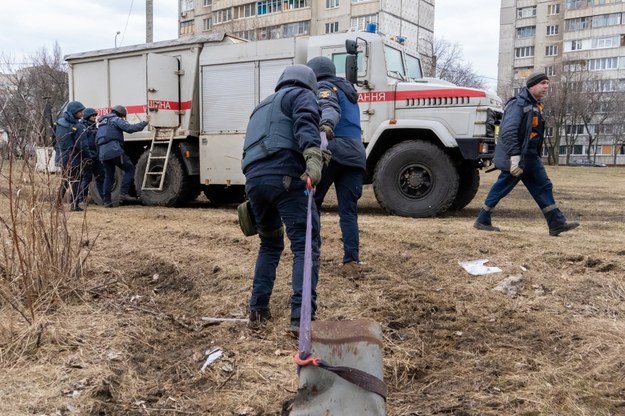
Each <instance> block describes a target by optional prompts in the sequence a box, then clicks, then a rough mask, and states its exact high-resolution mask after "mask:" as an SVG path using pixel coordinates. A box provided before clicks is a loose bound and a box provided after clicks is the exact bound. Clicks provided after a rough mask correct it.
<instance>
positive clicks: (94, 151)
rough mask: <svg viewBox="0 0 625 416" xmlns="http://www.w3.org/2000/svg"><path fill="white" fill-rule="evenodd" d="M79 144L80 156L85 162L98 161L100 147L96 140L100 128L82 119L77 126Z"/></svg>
mask: <svg viewBox="0 0 625 416" xmlns="http://www.w3.org/2000/svg"><path fill="white" fill-rule="evenodd" d="M76 127H77V129H78V131H77V133H78V143H79V146H78V147H80V154H81V156H82V158H83V159H85V160H96V159H97V158H98V146H97V145H96V142H95V138H96V133H97V131H98V128H97V126H96V123H94V122H91V121H89V120H85V119H81V120H80V122H79V123H78V124H77V126H76Z"/></svg>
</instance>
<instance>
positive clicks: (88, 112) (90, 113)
mask: <svg viewBox="0 0 625 416" xmlns="http://www.w3.org/2000/svg"><path fill="white" fill-rule="evenodd" d="M97 115H98V112H97V111H95V109H93V108H91V107H87V108H85V111H83V112H82V118H83V119H85V120H88V119H89V117H91V116H97Z"/></svg>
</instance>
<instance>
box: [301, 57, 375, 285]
mask: <svg viewBox="0 0 625 416" xmlns="http://www.w3.org/2000/svg"><path fill="white" fill-rule="evenodd" d="M306 65H307V66H309V67H310V68H311V69H312V70H313V71H314V72H315V75H316V76H317V89H318V90H319V92H318V93H317V101H318V103H319V107H320V109H321V121H320V123H321V125H320V129H321V131H323V132H325V133H326V136H327V138H328V140H329V142H328V150H330V151H331V152H332V159H331V160H330V163H329V164H328V166H327V167H325V168H324V169H323V175H322V179H321V182H320V183H319V185H318V186H317V190H316V192H315V203H316V204H317V210H320V209H321V205H322V204H323V200H324V198H325V196H326V194H327V193H328V190H329V189H330V186H331V185H332V184H334V187H335V190H336V198H337V202H338V208H339V225H340V227H341V233H342V237H343V266H342V267H341V274H342V275H343V276H345V277H350V278H358V277H361V276H362V272H363V267H362V265H361V263H360V255H359V245H360V243H359V235H358V234H359V233H358V200H359V199H360V197H361V196H362V183H363V180H364V177H365V169H366V163H367V156H366V154H365V146H364V145H363V143H362V140H361V129H360V108H359V107H358V93H357V92H356V89H355V88H354V86H353V85H352V84H351V83H350V82H349V81H347V80H346V79H344V78H339V77H337V76H336V67H335V65H334V62H332V60H331V59H330V58H328V57H325V56H319V57H316V58H313V59H311V60H310V61H308V63H307V64H306Z"/></svg>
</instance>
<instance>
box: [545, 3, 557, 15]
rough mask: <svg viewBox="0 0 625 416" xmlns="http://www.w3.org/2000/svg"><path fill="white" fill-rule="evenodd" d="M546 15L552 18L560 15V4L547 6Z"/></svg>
mask: <svg viewBox="0 0 625 416" xmlns="http://www.w3.org/2000/svg"><path fill="white" fill-rule="evenodd" d="M547 14H548V15H550V16H553V15H554V14H560V4H548V5H547Z"/></svg>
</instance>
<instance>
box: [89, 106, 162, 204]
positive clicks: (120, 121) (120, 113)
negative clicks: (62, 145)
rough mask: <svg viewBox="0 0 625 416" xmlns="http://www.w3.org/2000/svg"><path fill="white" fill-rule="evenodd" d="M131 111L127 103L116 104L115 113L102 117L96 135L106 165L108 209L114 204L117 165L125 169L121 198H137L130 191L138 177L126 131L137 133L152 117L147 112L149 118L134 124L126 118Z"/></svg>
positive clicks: (105, 186) (132, 199)
mask: <svg viewBox="0 0 625 416" xmlns="http://www.w3.org/2000/svg"><path fill="white" fill-rule="evenodd" d="M127 114H128V112H127V111H126V108H125V107H124V106H121V105H115V106H113V108H112V109H111V112H110V113H109V114H107V115H105V116H103V117H102V118H101V119H100V123H99V125H98V132H97V134H96V143H97V145H98V156H99V158H100V161H101V162H102V165H103V167H104V192H103V194H102V203H103V204H104V206H105V207H107V208H109V207H112V206H113V201H112V200H111V193H112V188H113V184H114V182H115V168H117V167H119V168H121V169H122V170H123V171H124V177H123V178H122V184H121V188H120V194H119V201H120V202H121V203H123V202H128V201H134V198H132V197H130V196H129V195H128V192H129V191H130V186H131V185H132V182H133V180H134V176H135V165H134V164H133V163H132V160H130V158H129V157H128V155H127V154H126V153H125V152H124V132H126V133H135V132H137V131H141V130H143V129H144V128H145V126H147V125H148V123H149V122H150V116H149V115H146V121H140V122H138V123H135V124H130V123H129V122H127V121H126V115H127Z"/></svg>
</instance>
